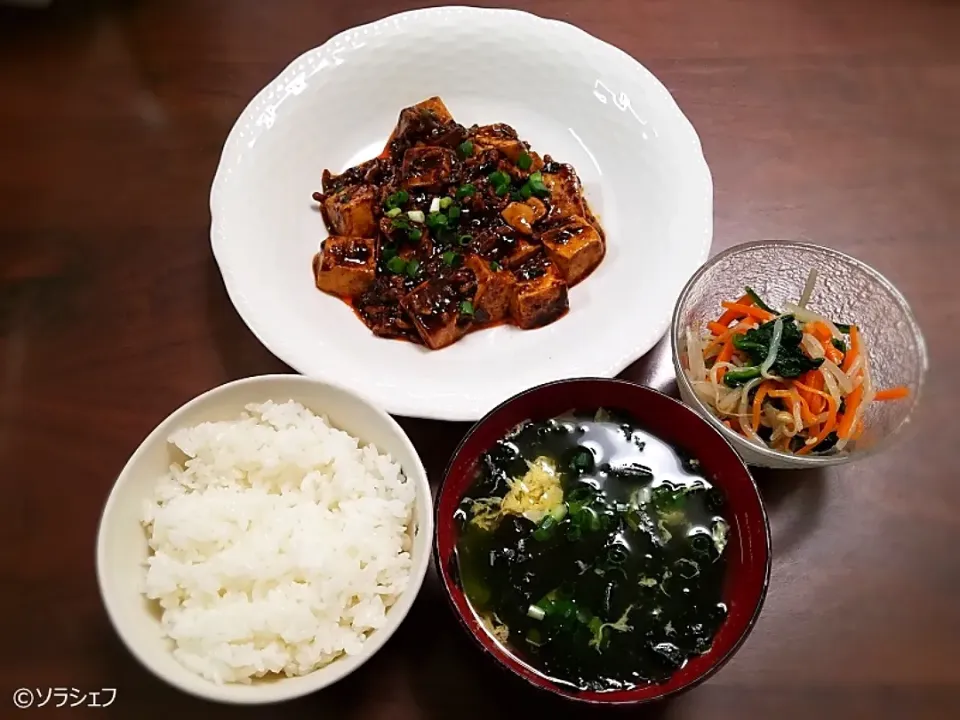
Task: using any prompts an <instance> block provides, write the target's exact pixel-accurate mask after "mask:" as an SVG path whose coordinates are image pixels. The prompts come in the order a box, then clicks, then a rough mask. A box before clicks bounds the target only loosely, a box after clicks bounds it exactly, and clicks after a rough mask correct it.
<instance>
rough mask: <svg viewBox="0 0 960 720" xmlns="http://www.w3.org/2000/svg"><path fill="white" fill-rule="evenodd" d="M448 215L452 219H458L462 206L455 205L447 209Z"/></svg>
mask: <svg viewBox="0 0 960 720" xmlns="http://www.w3.org/2000/svg"><path fill="white" fill-rule="evenodd" d="M447 217H448V218H449V219H451V220H456V219H457V218H458V217H460V208H458V207H457V206H456V205H454V206H453V207H452V208H450V209H449V210H447Z"/></svg>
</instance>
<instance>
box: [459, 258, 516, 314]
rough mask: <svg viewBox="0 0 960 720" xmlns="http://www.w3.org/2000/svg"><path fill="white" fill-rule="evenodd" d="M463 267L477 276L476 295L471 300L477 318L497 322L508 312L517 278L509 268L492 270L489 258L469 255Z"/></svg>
mask: <svg viewBox="0 0 960 720" xmlns="http://www.w3.org/2000/svg"><path fill="white" fill-rule="evenodd" d="M464 266H465V267H468V268H470V269H471V270H473V273H474V275H476V276H477V295H476V299H475V300H474V301H473V305H474V308H476V316H477V319H478V320H479V321H481V322H499V321H500V320H503V319H504V318H505V317H507V315H508V314H509V313H510V299H511V298H512V297H513V293H514V290H515V289H516V285H517V280H516V278H515V277H514V276H513V273H512V272H510V271H509V270H505V269H503V268H500V269H498V270H494V269H493V268H492V267H491V266H490V261H489V260H484V259H483V258H482V257H480V256H479V255H470V256H469V257H468V258H467V260H466V262H465V263H464Z"/></svg>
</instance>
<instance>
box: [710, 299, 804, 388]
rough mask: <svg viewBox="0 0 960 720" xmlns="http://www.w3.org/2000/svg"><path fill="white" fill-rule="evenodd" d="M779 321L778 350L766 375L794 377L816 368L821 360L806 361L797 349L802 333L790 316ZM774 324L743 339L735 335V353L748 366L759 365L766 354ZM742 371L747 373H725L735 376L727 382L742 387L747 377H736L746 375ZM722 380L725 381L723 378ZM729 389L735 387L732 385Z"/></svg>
mask: <svg viewBox="0 0 960 720" xmlns="http://www.w3.org/2000/svg"><path fill="white" fill-rule="evenodd" d="M781 320H782V321H783V335H782V336H781V337H780V348H779V350H778V351H777V359H776V361H775V362H774V363H773V367H772V368H771V369H770V371H771V372H772V373H774V374H775V375H779V376H780V377H797V376H799V375H802V374H803V373H805V372H806V371H807V370H813V369H814V368H818V367H820V365H821V363H823V360H822V359H817V360H812V359H810V358H809V357H807V355H806V353H804V352H803V349H802V348H801V347H800V341H801V340H803V331H802V330H800V328H799V327H798V326H797V324H796V323H795V322H794V321H793V316H792V315H784V316H783V317H782V318H781ZM775 322H776V321H774V320H771V321H770V322H766V323H764V324H763V325H761V326H760V327H758V328H755V329H754V330H748V331H747V332H746V333H744V334H743V335H735V336H734V337H733V344H734V346H735V347H736V348H737V350H740V351H741V352H744V353H746V354H747V355H748V356H749V357H750V362H752V363H753V364H754V365H760V364H761V363H762V362H763V361H764V359H765V358H766V357H767V353H768V352H769V351H770V342H771V340H772V339H773V326H774V324H775ZM746 370H748V368H744V369H743V370H739V371H731V372H729V373H727V376H729V375H731V374H732V373H737V374H736V375H734V377H733V378H731V381H736V384H738V385H739V384H742V383H743V382H744V380H745V379H750V377H745V378H741V377H740V376H741V375H745V374H746ZM749 375H751V376H752V377H757V376H758V375H759V371H758V372H757V373H750V374H749ZM724 379H725V380H726V378H724ZM727 384H728V385H730V382H727ZM732 387H736V385H733V386H732Z"/></svg>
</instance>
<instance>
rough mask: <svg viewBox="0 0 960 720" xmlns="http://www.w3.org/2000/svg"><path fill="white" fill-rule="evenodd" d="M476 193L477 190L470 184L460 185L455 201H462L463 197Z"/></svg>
mask: <svg viewBox="0 0 960 720" xmlns="http://www.w3.org/2000/svg"><path fill="white" fill-rule="evenodd" d="M476 191H477V188H476V187H474V185H473V184H472V183H467V184H466V185H461V186H460V187H459V188H458V189H457V200H463V199H464V198H465V197H470V196H471V195H473V194H474V193H475V192H476Z"/></svg>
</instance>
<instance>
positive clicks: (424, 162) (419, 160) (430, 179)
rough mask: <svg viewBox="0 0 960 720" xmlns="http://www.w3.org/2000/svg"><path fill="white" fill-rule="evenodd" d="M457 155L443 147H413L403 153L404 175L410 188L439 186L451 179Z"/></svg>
mask: <svg viewBox="0 0 960 720" xmlns="http://www.w3.org/2000/svg"><path fill="white" fill-rule="evenodd" d="M455 159H456V156H455V155H454V154H453V151H452V150H449V149H447V148H442V147H429V146H419V147H412V148H410V149H409V150H407V151H406V152H405V153H404V154H403V177H404V179H405V184H406V186H407V187H409V188H438V187H439V186H441V185H443V184H444V183H446V182H449V180H450V174H451V172H452V171H453V163H454V160H455Z"/></svg>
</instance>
